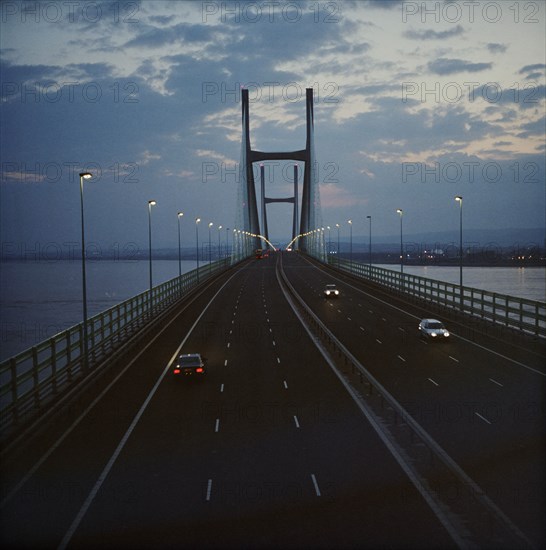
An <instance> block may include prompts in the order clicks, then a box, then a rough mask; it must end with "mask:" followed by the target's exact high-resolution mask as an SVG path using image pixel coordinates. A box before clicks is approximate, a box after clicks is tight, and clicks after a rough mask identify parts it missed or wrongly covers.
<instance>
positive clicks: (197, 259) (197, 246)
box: [195, 218, 201, 282]
mask: <svg viewBox="0 0 546 550" xmlns="http://www.w3.org/2000/svg"><path fill="white" fill-rule="evenodd" d="M200 221H201V218H195V257H196V261H197V282H199V222H200Z"/></svg>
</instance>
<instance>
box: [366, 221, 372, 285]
mask: <svg viewBox="0 0 546 550" xmlns="http://www.w3.org/2000/svg"><path fill="white" fill-rule="evenodd" d="M366 218H368V219H369V220H370V241H369V245H368V259H369V262H370V268H371V267H372V217H371V216H366ZM370 275H371V272H370Z"/></svg>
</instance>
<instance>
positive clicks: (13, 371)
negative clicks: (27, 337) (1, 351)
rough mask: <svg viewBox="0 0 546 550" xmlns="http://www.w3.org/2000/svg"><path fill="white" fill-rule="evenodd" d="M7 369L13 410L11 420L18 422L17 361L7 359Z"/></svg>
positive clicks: (13, 358)
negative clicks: (9, 376) (9, 377)
mask: <svg viewBox="0 0 546 550" xmlns="http://www.w3.org/2000/svg"><path fill="white" fill-rule="evenodd" d="M9 370H10V374H11V404H12V410H13V421H14V423H15V424H17V422H19V409H18V408H17V361H16V360H15V357H12V358H11V359H10V361H9Z"/></svg>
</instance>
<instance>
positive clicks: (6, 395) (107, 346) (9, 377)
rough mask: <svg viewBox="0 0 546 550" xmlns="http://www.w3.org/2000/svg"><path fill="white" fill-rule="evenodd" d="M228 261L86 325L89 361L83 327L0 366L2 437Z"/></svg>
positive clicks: (156, 289)
mask: <svg viewBox="0 0 546 550" xmlns="http://www.w3.org/2000/svg"><path fill="white" fill-rule="evenodd" d="M231 261H232V260H231V258H229V257H228V258H225V259H222V260H218V261H216V262H213V263H211V264H206V265H203V266H201V267H200V268H199V270H197V269H194V270H193V271H190V272H188V273H185V274H183V275H181V276H180V277H175V278H174V279H171V280H169V281H166V282H165V283H162V284H160V285H158V286H155V287H154V288H153V289H152V293H151V296H150V291H149V290H148V291H146V292H142V293H140V294H138V295H136V296H133V297H132V298H129V299H128V300H125V301H124V302H120V303H119V304H117V305H115V306H113V307H111V308H110V309H107V310H105V311H103V312H102V313H99V314H98V315H95V316H94V317H90V318H89V319H88V320H87V334H88V338H87V340H88V348H89V349H88V360H87V362H86V361H84V336H83V334H84V327H83V323H80V324H78V325H75V326H73V327H70V328H69V329H67V330H64V331H62V332H60V333H59V334H56V335H55V336H53V337H51V338H49V339H48V340H45V341H43V342H40V343H39V344H37V345H35V346H33V347H32V348H29V349H27V350H25V351H23V352H21V353H19V354H17V355H15V356H13V357H11V358H10V359H7V360H5V361H3V362H2V363H0V433H1V434H2V437H4V436H5V435H6V432H7V431H10V430H12V429H13V428H14V427H16V426H17V425H19V424H21V423H22V422H23V421H25V420H27V419H28V418H29V417H30V416H32V415H34V414H35V413H36V412H37V411H38V410H40V409H41V408H42V407H43V406H44V405H47V404H48V403H50V402H51V401H52V400H53V399H54V398H55V397H57V396H59V395H60V394H61V392H63V391H64V390H66V389H67V388H68V387H70V386H72V384H73V383H74V382H75V381H77V380H78V379H80V378H83V377H84V376H86V375H87V374H88V373H90V372H92V371H93V370H94V369H96V368H97V366H98V365H99V364H100V363H101V362H102V361H103V360H104V359H105V358H106V357H108V356H109V355H111V354H112V352H114V351H115V350H117V349H119V348H120V347H121V346H122V345H123V344H124V343H126V342H127V341H128V340H129V339H130V338H131V337H132V336H133V335H135V334H136V333H137V332H138V331H139V330H140V329H142V328H143V327H144V326H145V325H147V324H148V323H149V322H150V321H152V320H153V319H155V318H156V317H157V316H158V315H159V314H161V313H162V312H164V311H165V310H166V309H167V308H168V307H169V306H170V305H172V304H173V303H174V302H175V301H177V300H179V299H180V298H181V297H182V296H184V295H185V294H186V293H187V292H188V291H190V290H191V289H193V288H194V287H196V286H197V285H198V284H199V283H201V282H203V281H204V280H206V279H208V278H209V277H210V276H212V275H214V274H216V273H218V272H220V271H223V270H225V269H227V268H228V267H229V266H230V265H231Z"/></svg>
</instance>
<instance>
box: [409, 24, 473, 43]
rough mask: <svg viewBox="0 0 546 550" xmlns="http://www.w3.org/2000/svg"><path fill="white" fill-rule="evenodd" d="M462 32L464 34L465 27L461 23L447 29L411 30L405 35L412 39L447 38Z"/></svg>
mask: <svg viewBox="0 0 546 550" xmlns="http://www.w3.org/2000/svg"><path fill="white" fill-rule="evenodd" d="M462 34H464V29H463V27H462V26H461V25H457V26H456V27H454V28H453V29H449V30H446V31H433V30H432V29H427V30H419V31H414V30H409V31H406V32H405V33H404V36H405V37H406V38H410V39H412V40H445V39H447V38H451V37H453V36H459V35H462Z"/></svg>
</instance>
